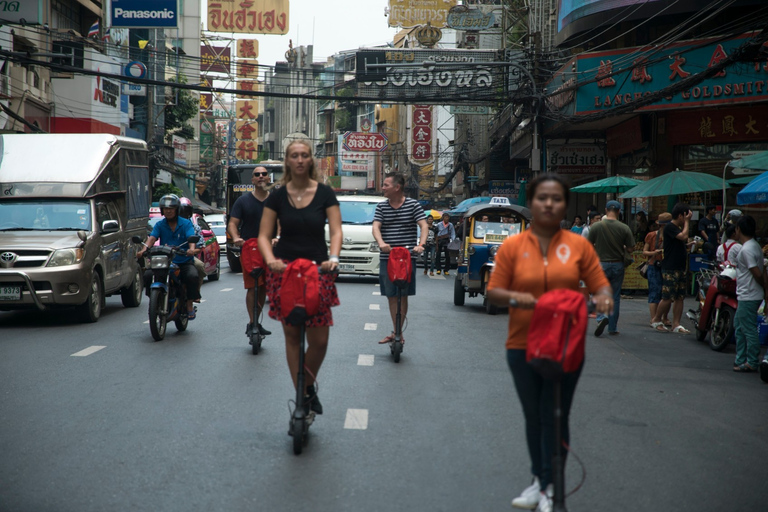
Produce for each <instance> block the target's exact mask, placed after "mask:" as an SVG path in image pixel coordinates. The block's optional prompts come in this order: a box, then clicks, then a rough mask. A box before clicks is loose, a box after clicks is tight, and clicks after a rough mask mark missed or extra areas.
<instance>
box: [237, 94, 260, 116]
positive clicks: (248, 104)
mask: <svg viewBox="0 0 768 512" xmlns="http://www.w3.org/2000/svg"><path fill="white" fill-rule="evenodd" d="M236 106H237V108H236V110H235V117H237V118H238V119H257V118H258V117H259V102H258V101H256V100H255V99H254V100H238V101H237V103H236Z"/></svg>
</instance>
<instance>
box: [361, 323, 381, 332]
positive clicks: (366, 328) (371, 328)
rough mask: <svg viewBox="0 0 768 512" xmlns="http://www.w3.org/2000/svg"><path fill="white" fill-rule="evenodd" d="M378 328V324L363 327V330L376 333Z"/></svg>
mask: <svg viewBox="0 0 768 512" xmlns="http://www.w3.org/2000/svg"><path fill="white" fill-rule="evenodd" d="M377 327H378V324H365V327H363V330H365V331H375V330H376V328H377Z"/></svg>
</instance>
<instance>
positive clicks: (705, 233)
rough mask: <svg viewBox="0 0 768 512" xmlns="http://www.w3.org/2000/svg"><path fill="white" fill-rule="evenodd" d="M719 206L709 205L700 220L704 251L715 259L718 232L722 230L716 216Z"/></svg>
mask: <svg viewBox="0 0 768 512" xmlns="http://www.w3.org/2000/svg"><path fill="white" fill-rule="evenodd" d="M716 211H717V208H716V207H715V205H713V204H710V205H707V214H706V216H704V217H702V218H701V219H700V220H699V236H701V238H703V239H704V251H705V252H706V254H707V255H708V256H709V259H710V260H714V259H715V251H717V246H718V240H717V234H718V231H719V230H720V223H719V222H717V219H716V218H715V212H716Z"/></svg>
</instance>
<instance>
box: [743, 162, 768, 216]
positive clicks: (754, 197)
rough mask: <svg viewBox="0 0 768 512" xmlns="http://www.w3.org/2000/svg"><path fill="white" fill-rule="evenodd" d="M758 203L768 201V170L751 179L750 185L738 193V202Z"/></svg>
mask: <svg viewBox="0 0 768 512" xmlns="http://www.w3.org/2000/svg"><path fill="white" fill-rule="evenodd" d="M755 156H757V155H755ZM756 203H768V172H764V173H763V174H761V175H760V176H758V177H757V178H755V179H753V180H752V181H750V182H749V185H747V186H746V187H744V188H743V189H742V191H741V192H739V193H738V194H736V204H739V205H742V204H756Z"/></svg>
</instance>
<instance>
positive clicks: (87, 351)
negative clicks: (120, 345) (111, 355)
mask: <svg viewBox="0 0 768 512" xmlns="http://www.w3.org/2000/svg"><path fill="white" fill-rule="evenodd" d="M103 348H107V346H106V345H93V346H90V347H88V348H86V349H83V350H81V351H80V352H75V353H74V354H72V355H71V356H70V357H85V356H89V355H91V354H93V353H94V352H98V351H99V350H101V349H103Z"/></svg>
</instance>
